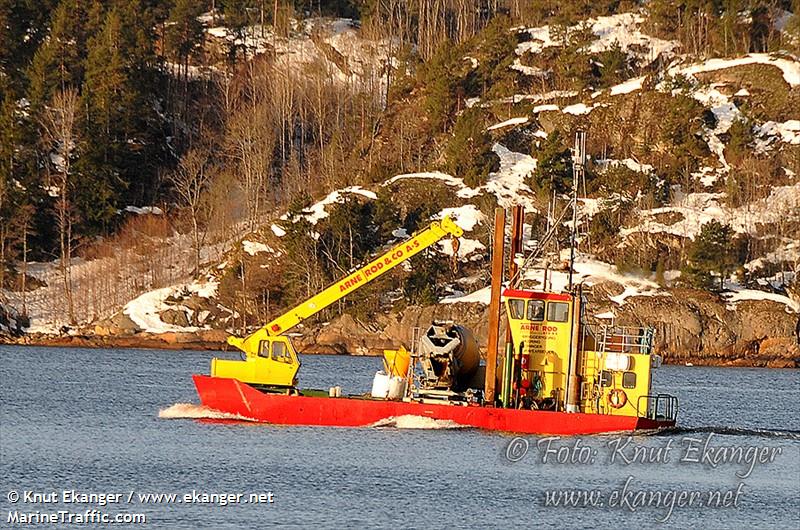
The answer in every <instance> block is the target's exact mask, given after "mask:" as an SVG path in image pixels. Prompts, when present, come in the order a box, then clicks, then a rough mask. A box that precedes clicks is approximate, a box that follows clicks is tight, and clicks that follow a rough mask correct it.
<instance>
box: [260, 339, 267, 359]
mask: <svg viewBox="0 0 800 530" xmlns="http://www.w3.org/2000/svg"><path fill="white" fill-rule="evenodd" d="M258 356H259V357H264V358H266V359H269V341H268V340H262V341H261V343H260V344H259V345H258Z"/></svg>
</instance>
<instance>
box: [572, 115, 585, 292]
mask: <svg viewBox="0 0 800 530" xmlns="http://www.w3.org/2000/svg"><path fill="white" fill-rule="evenodd" d="M585 167H586V131H582V130H578V131H576V132H575V148H574V149H573V150H572V230H571V232H570V238H569V290H570V291H572V289H573V283H572V275H573V268H574V265H575V240H576V239H577V232H578V183H579V182H580V181H581V180H582V179H583V178H584V169H585Z"/></svg>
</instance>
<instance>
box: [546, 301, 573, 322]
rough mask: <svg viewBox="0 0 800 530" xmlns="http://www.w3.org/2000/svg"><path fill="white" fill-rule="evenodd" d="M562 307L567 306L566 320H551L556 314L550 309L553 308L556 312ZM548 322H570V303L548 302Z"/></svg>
mask: <svg viewBox="0 0 800 530" xmlns="http://www.w3.org/2000/svg"><path fill="white" fill-rule="evenodd" d="M560 306H565V307H566V311H565V313H564V319H563V320H559V319H555V318H551V317H553V316H554V314H553V313H554V311H551V309H550V308H551V307H552V308H553V309H554V310H556V309H557V308H559V307H560ZM547 321H548V322H561V323H563V322H569V303H568V302H554V301H548V302H547Z"/></svg>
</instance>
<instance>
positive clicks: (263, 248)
mask: <svg viewBox="0 0 800 530" xmlns="http://www.w3.org/2000/svg"><path fill="white" fill-rule="evenodd" d="M242 247H243V248H244V251H245V252H247V253H248V254H250V255H251V256H255V255H256V254H258V253H259V252H269V253H270V254H274V253H275V249H273V248H272V247H271V246H269V245H265V244H264V243H260V242H258V241H248V240H246V239H245V240H243V241H242Z"/></svg>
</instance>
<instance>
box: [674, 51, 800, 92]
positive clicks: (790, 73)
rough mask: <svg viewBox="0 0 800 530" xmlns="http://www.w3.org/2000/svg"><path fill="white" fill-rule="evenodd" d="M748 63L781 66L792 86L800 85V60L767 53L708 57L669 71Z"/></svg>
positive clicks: (693, 71)
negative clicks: (696, 62)
mask: <svg viewBox="0 0 800 530" xmlns="http://www.w3.org/2000/svg"><path fill="white" fill-rule="evenodd" d="M747 64H766V65H770V66H774V67H776V68H780V70H781V72H782V73H783V79H784V80H785V81H786V82H787V83H789V85H790V86H797V85H800V62H798V61H790V60H788V59H780V58H774V57H772V56H770V55H769V54H767V53H751V54H749V55H746V56H744V57H739V58H737V59H708V60H707V61H704V62H702V63H698V64H693V65H690V66H673V67H672V68H670V69H669V70H668V72H669V75H671V76H676V75H684V76H687V75H694V74H700V73H703V72H713V71H715V70H723V69H725V68H733V67H735V66H744V65H747Z"/></svg>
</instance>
